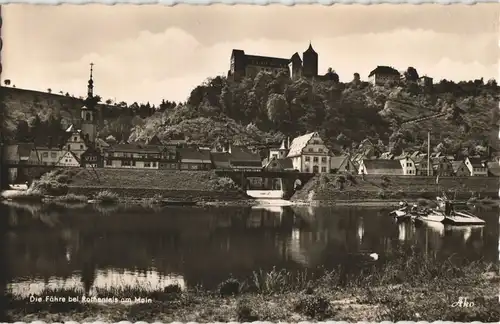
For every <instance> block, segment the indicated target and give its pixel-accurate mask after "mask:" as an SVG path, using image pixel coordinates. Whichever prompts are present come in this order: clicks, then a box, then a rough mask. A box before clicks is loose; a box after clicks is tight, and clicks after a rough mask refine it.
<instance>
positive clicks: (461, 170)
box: [451, 160, 470, 177]
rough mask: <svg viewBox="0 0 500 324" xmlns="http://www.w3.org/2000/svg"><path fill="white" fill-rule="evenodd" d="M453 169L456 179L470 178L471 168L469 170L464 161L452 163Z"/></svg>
mask: <svg viewBox="0 0 500 324" xmlns="http://www.w3.org/2000/svg"><path fill="white" fill-rule="evenodd" d="M451 167H452V168H453V175H454V176H455V177H470V171H469V168H467V166H466V165H465V162H464V161H463V160H459V161H452V162H451Z"/></svg>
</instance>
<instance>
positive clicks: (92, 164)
mask: <svg viewBox="0 0 500 324" xmlns="http://www.w3.org/2000/svg"><path fill="white" fill-rule="evenodd" d="M103 161H104V160H103V157H102V154H101V151H100V150H99V149H97V148H92V147H89V148H88V149H87V150H86V151H85V152H83V153H82V155H81V156H80V163H81V166H82V167H84V168H102V167H104V162H103Z"/></svg>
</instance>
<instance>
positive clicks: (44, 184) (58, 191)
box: [30, 179, 68, 196]
mask: <svg viewBox="0 0 500 324" xmlns="http://www.w3.org/2000/svg"><path fill="white" fill-rule="evenodd" d="M30 189H33V190H38V191H40V192H41V193H42V194H45V195H49V196H62V195H65V194H67V193H68V185H66V184H64V183H59V182H57V181H55V180H45V179H40V180H35V181H33V183H32V184H31V186H30Z"/></svg>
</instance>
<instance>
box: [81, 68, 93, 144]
mask: <svg viewBox="0 0 500 324" xmlns="http://www.w3.org/2000/svg"><path fill="white" fill-rule="evenodd" d="M93 67H94V63H90V78H89V83H88V87H87V99H85V105H84V106H83V107H82V108H81V109H80V118H81V121H82V124H81V131H82V133H83V136H84V137H85V138H87V139H88V141H89V142H90V143H94V142H95V140H96V137H97V121H96V115H97V113H96V104H97V102H96V100H95V98H94V80H93V79H92V72H93Z"/></svg>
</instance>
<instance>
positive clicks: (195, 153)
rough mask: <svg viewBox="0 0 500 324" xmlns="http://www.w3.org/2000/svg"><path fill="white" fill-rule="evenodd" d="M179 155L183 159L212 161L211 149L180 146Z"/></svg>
mask: <svg viewBox="0 0 500 324" xmlns="http://www.w3.org/2000/svg"><path fill="white" fill-rule="evenodd" d="M179 155H180V158H181V160H182V159H189V160H202V161H210V162H211V159H210V151H206V150H199V149H197V148H196V147H182V148H179Z"/></svg>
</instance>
